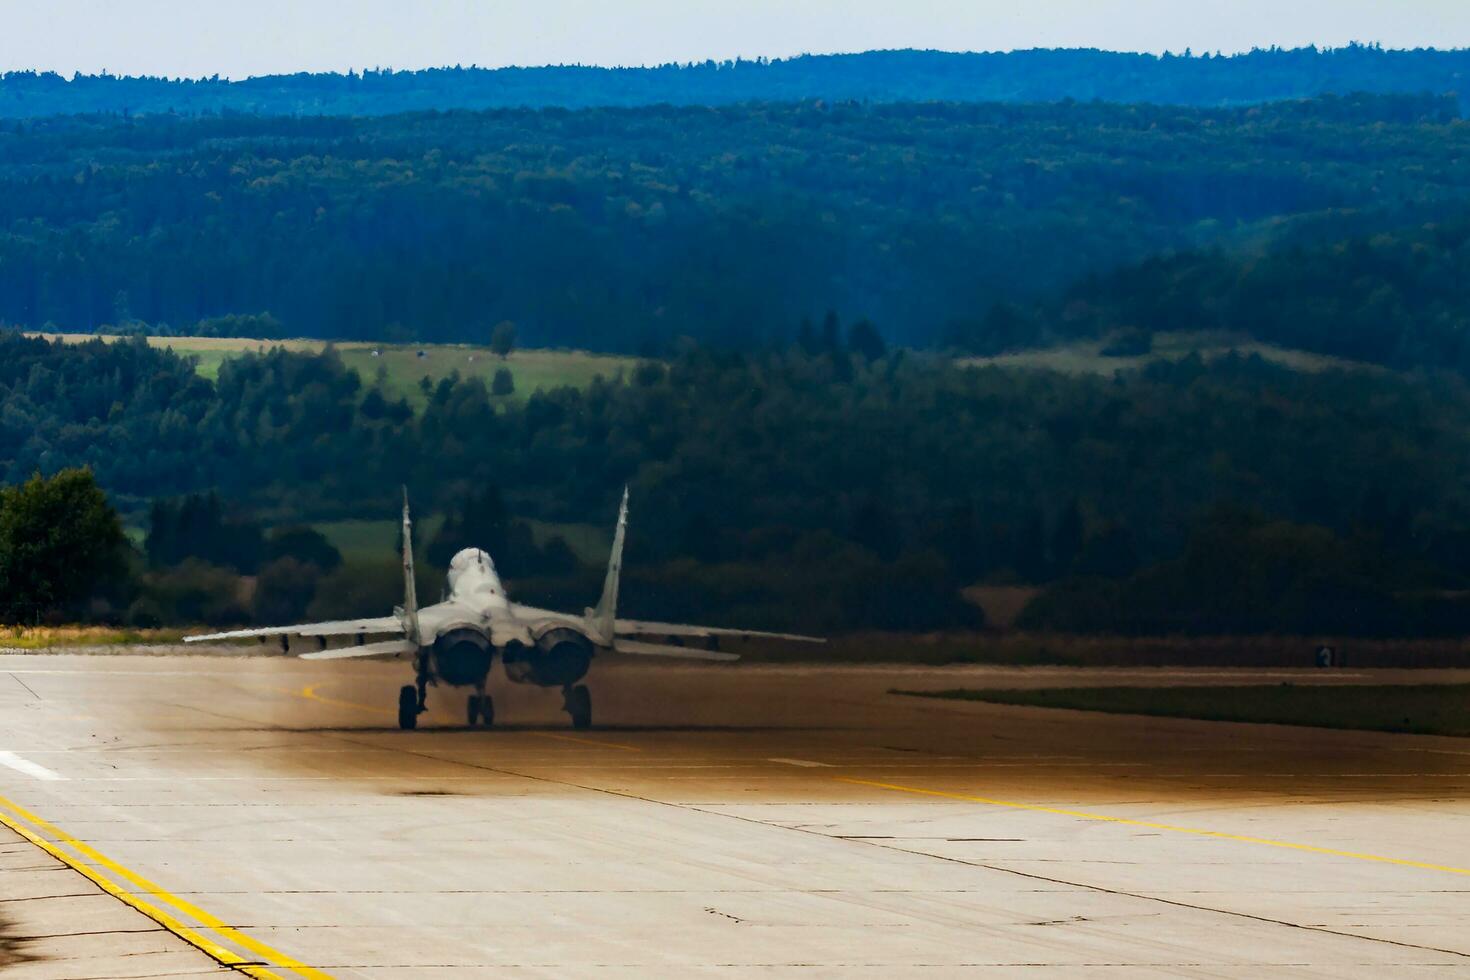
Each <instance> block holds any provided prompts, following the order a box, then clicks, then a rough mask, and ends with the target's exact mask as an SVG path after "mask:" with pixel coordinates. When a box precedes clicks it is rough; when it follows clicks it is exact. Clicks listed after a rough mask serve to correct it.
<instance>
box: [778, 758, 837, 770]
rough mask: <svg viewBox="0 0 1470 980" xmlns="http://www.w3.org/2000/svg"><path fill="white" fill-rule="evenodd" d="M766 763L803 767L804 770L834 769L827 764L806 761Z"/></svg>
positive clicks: (779, 760) (784, 760)
mask: <svg viewBox="0 0 1470 980" xmlns="http://www.w3.org/2000/svg"><path fill="white" fill-rule="evenodd" d="M766 761H767V762H781V763H785V764H786V765H788V766H801V767H802V768H804V769H816V768H819V767H820V768H822V769H831V768H832V767H831V766H830V765H828V764H827V763H825V762H808V761H807V760H806V759H767V760H766Z"/></svg>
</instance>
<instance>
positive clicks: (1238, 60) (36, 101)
mask: <svg viewBox="0 0 1470 980" xmlns="http://www.w3.org/2000/svg"><path fill="white" fill-rule="evenodd" d="M1467 78H1470V50H1465V49H1456V50H1444V51H1441V50H1435V49H1416V50H1385V49H1383V48H1381V47H1379V46H1376V45H1350V46H1348V47H1345V48H1335V49H1319V48H1314V47H1309V48H1295V49H1279V48H1272V49H1263V50H1257V51H1251V52H1249V53H1245V54H1238V55H1226V56H1215V55H1208V54H1207V55H1201V56H1195V55H1192V54H1189V53H1188V52H1186V53H1185V54H1183V55H1170V54H1165V55H1162V56H1156V55H1152V54H1135V53H1124V52H1110V51H1100V50H1095V49H1034V50H1027V51H1015V52H1003V53H1000V52H997V53H949V52H941V51H916V50H898V51H869V52H864V53H861V54H843V55H803V56H800V57H797V58H790V59H785V60H775V61H770V60H766V59H759V60H756V61H734V62H728V61H727V62H718V63H717V62H713V61H707V62H703V63H700V64H690V65H663V66H659V67H653V68H598V67H586V66H572V65H565V66H547V67H539V68H499V69H483V68H474V67H471V68H461V67H454V68H433V69H425V70H420V71H392V70H391V69H389V70H382V71H364V72H360V73H357V72H351V73H347V74H336V73H317V74H309V73H301V74H295V75H270V76H261V77H257V78H249V79H243V80H240V81H229V80H227V79H220V78H217V77H216V78H210V79H167V78H157V77H132V76H113V75H105V74H104V75H74V76H72V77H71V78H69V79H68V78H66V77H64V76H61V75H58V74H55V73H52V72H32V71H12V72H6V73H4V74H3V75H0V118H10V119H15V118H35V117H43V116H54V115H68V114H74V113H139V114H153V113H168V112H177V113H183V114H189V115H196V114H206V113H250V114H260V115H310V116H315V115H346V116H359V115H387V114H392V113H398V112H407V111H417V110H428V109H488V108H507V107H527V108H548V107H557V106H561V107H567V108H584V107H591V106H639V105H655V104H661V103H669V104H673V105H727V104H731V103H738V102H753V101H777V102H793V101H805V100H814V99H824V100H833V101H848V100H859V101H869V102H909V101H918V102H927V101H947V102H1054V101H1061V100H1064V99H1075V100H1078V101H1091V100H1094V99H1099V100H1103V101H1107V102H1150V103H1159V104H1172V105H1188V106H1231V105H1247V104H1252V103H1259V102H1271V101H1279V100H1284V99H1300V98H1310V97H1313V96H1317V95H1322V94H1326V93H1335V94H1347V93H1352V92H1374V93H1389V92H1395V93H1432V94H1437V95H1443V94H1447V93H1456V94H1458V95H1459V97H1460V100H1461V102H1460V104H1461V106H1462V107H1463V108H1470V85H1467V84H1466V79H1467Z"/></svg>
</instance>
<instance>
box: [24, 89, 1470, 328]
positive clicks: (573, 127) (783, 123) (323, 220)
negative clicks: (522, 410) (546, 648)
mask: <svg viewBox="0 0 1470 980" xmlns="http://www.w3.org/2000/svg"><path fill="white" fill-rule="evenodd" d="M1458 117H1459V113H1458V109H1457V107H1456V105H1455V104H1454V102H1453V101H1452V100H1449V99H1446V98H1443V97H1434V96H1401V95H1380V96H1370V95H1364V96H1352V97H1324V98H1321V99H1315V100H1309V101H1302V102H1283V103H1273V104H1271V105H1267V106H1253V107H1250V108H1232V109H1190V108H1179V107H1157V106H1120V105H1114V104H1110V103H1076V104H1070V105H1068V104H1033V105H1003V104H998V103H987V104H977V105H959V104H949V103H947V104H923V105H920V104H912V103H907V104H897V105H860V104H855V103H847V104H840V105H826V106H819V105H816V104H811V103H808V104H802V105H792V104H779V105H778V104H747V105H741V106H727V107H721V108H704V107H670V106H654V107H643V108H632V109H583V110H577V111H569V110H562V109H543V110H511V109H498V110H487V111H483V112H450V113H412V114H404V115H398V116H389V117H371V118H356V119H346V118H294V119H293V118H262V117H254V116H234V117H228V118H220V117H208V118H179V117H170V116H147V117H141V118H134V119H121V118H119V117H116V116H108V117H65V118H53V119H47V120H32V121H26V122H13V123H9V124H6V125H4V126H0V321H4V322H9V323H12V324H17V325H22V326H26V327H32V328H42V327H45V326H46V325H47V324H48V323H51V324H54V325H55V326H56V327H57V328H60V329H63V330H79V331H91V330H94V329H97V328H101V327H104V326H107V325H113V326H122V325H125V324H128V323H130V322H132V321H143V322H145V323H146V324H148V325H149V327H150V328H151V329H152V330H153V331H154V332H166V330H165V328H164V325H167V326H168V328H171V329H172V330H174V331H183V332H187V331H191V330H194V329H195V328H196V326H197V324H198V323H199V322H200V321H201V320H205V319H208V318H213V317H220V316H226V315H230V314H240V315H253V314H262V313H267V312H268V313H270V314H272V316H273V318H274V320H273V321H268V320H267V319H266V318H260V319H259V322H276V323H278V324H279V325H280V328H281V330H282V331H283V332H284V335H286V336H307V337H331V338H337V339H364V340H383V339H400V340H407V339H411V338H418V339H422V340H449V341H474V342H484V340H485V339H486V338H487V337H488V333H489V330H490V328H491V327H492V326H493V325H494V324H496V323H498V322H500V321H502V320H511V321H513V322H514V323H515V324H516V325H517V327H518V328H519V333H520V337H521V339H522V342H523V343H524V344H525V345H526V346H536V347H546V346H576V347H584V348H590V349H593V350H602V351H633V352H637V351H640V350H645V349H656V350H666V349H668V346H669V341H670V340H671V339H672V338H677V337H679V336H692V337H695V338H697V339H699V340H701V341H707V342H717V343H719V344H721V345H724V346H745V347H751V346H759V345H761V344H763V343H765V342H766V341H768V340H770V339H771V338H772V337H781V336H785V337H791V336H794V335H795V334H796V332H797V331H798V329H799V325H800V322H801V320H802V318H804V317H810V318H812V319H813V320H819V319H820V318H821V317H822V316H823V314H824V313H825V312H826V311H827V310H829V309H836V310H837V311H839V312H840V313H841V314H842V315H843V317H844V318H845V319H847V320H856V319H858V318H861V317H867V318H870V319H872V320H873V321H874V322H875V323H876V324H877V326H878V328H879V330H880V331H881V332H882V333H883V334H884V336H885V337H886V339H888V340H889V341H890V342H899V343H905V344H926V343H929V342H931V341H933V340H934V339H936V338H937V337H939V336H940V335H941V334H942V332H943V330H944V326H945V324H946V323H948V322H950V321H952V320H955V319H963V318H966V317H973V316H976V315H979V314H983V312H984V311H985V310H986V309H987V308H988V307H989V306H990V305H991V304H992V303H994V302H996V301H998V300H1006V301H1015V302H1022V301H1028V300H1034V299H1035V298H1038V297H1042V296H1048V295H1052V294H1053V293H1055V292H1056V291H1058V290H1061V289H1064V288H1066V287H1067V286H1069V285H1070V284H1071V283H1073V282H1075V281H1077V280H1078V279H1079V278H1081V277H1083V276H1085V275H1087V274H1089V273H1093V272H1105V271H1107V270H1109V269H1111V268H1114V267H1116V266H1117V265H1119V264H1122V263H1126V262H1129V261H1136V260H1140V259H1142V258H1144V257H1146V256H1149V255H1152V254H1155V253H1157V252H1159V251H1160V250H1162V249H1170V248H1174V249H1182V248H1191V247H1199V246H1212V245H1216V244H1223V245H1226V246H1230V245H1234V244H1237V243H1238V242H1240V241H1242V240H1252V241H1254V240H1259V239H1262V238H1271V237H1274V236H1277V235H1279V234H1281V233H1282V229H1290V228H1292V227H1294V226H1296V225H1299V224H1301V223H1302V222H1303V221H1306V220H1308V219H1310V223H1311V224H1312V225H1313V227H1317V228H1319V229H1322V231H1321V233H1322V234H1328V233H1329V230H1330V226H1332V225H1334V224H1335V223H1338V222H1340V221H1345V220H1349V219H1350V220H1352V221H1353V222H1356V223H1359V224H1361V223H1363V222H1368V223H1370V224H1371V223H1373V222H1378V223H1379V224H1380V225H1381V224H1382V223H1384V222H1387V221H1392V222H1396V223H1399V224H1402V223H1404V221H1405V220H1406V219H1405V215H1408V216H1409V217H1410V219H1412V218H1413V216H1414V215H1421V214H1422V215H1431V214H1434V213H1437V212H1440V211H1442V210H1444V209H1445V208H1446V207H1448V206H1451V205H1453V204H1454V203H1455V202H1458V201H1463V200H1465V199H1467V197H1470V169H1467V168H1466V167H1465V165H1464V161H1465V159H1466V158H1467V156H1470V126H1467V125H1465V124H1464V122H1463V121H1461V120H1460V119H1459V118H1458ZM1380 213H1384V214H1387V215H1388V217H1385V218H1382V219H1380V218H1376V217H1374V215H1378V214H1380Z"/></svg>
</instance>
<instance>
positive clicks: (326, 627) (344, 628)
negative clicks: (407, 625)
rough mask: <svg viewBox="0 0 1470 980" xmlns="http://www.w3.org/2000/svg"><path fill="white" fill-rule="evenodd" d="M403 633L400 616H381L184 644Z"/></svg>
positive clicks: (245, 632) (196, 639)
mask: <svg viewBox="0 0 1470 980" xmlns="http://www.w3.org/2000/svg"><path fill="white" fill-rule="evenodd" d="M402 632H403V624H402V623H401V622H399V620H398V617H397V616H380V617H378V618H377V619H341V620H337V621H335V622H330V623H302V624H300V625H298V626H267V627H264V628H262V629H253V630H229V631H227V632H224V633H205V634H203V635H200V636H186V637H184V642H185V643H206V642H212V641H214V640H243V639H248V638H250V637H255V636H354V635H356V634H358V633H402Z"/></svg>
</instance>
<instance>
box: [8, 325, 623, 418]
mask: <svg viewBox="0 0 1470 980" xmlns="http://www.w3.org/2000/svg"><path fill="white" fill-rule="evenodd" d="M34 336H42V337H46V338H48V339H51V340H57V339H60V340H63V341H66V342H67V343H79V342H81V341H86V340H93V339H95V338H94V337H93V336H92V335H91V334H66V333H63V334H35V335H34ZM102 339H104V340H112V339H115V338H112V337H103V338H102ZM148 343H150V344H152V345H153V346H154V347H166V348H171V349H172V350H174V351H175V352H176V353H179V354H187V355H189V356H190V357H193V358H195V360H196V363H197V368H196V369H197V370H198V372H199V374H200V375H202V376H203V377H206V378H210V379H211V380H212V379H214V378H217V377H218V376H219V369H220V365H221V364H223V363H224V362H225V360H226V359H228V358H231V357H238V356H240V355H241V354H243V353H245V352H247V351H264V350H269V349H270V348H272V347H284V348H286V349H287V350H295V351H306V352H313V353H314V352H319V351H321V350H323V349H325V348H326V346H327V342H326V341H322V340H274V341H272V340H250V339H247V338H243V337H149V338H148ZM336 348H337V352H338V353H339V354H340V355H341V356H342V362H343V363H344V364H346V365H347V366H348V367H350V368H352V369H353V370H355V371H357V373H358V374H359V375H360V376H361V377H362V380H363V382H364V383H365V384H372V383H373V381H374V380H375V379H376V378H377V376H378V371H379V370H380V369H381V370H382V371H383V372H384V374H385V376H386V377H385V383H386V386H387V388H388V390H389V391H390V392H392V393H393V394H394V395H395V396H396V395H402V396H403V397H405V398H407V399H408V400H409V403H410V404H411V405H413V406H414V407H415V408H421V407H422V406H423V404H424V401H425V399H424V394H423V391H422V390H421V389H420V388H419V382H420V380H421V379H423V378H425V377H427V378H429V380H430V381H432V382H437V381H438V380H439V379H440V378H445V377H448V376H449V375H450V374H452V373H453V372H455V371H458V372H459V374H460V376H461V377H465V378H468V377H477V378H483V379H484V381H485V384H486V385H487V386H488V385H489V384H490V381H491V379H492V378H493V377H494V376H495V372H496V371H498V370H499V369H500V368H502V367H503V368H506V369H507V370H509V371H510V373H511V377H512V378H514V379H515V394H513V395H511V396H510V398H509V400H510V401H516V402H519V401H525V400H526V399H527V398H528V397H530V395H531V393H532V392H534V391H544V390H548V389H551V388H559V387H563V386H568V385H570V386H572V387H574V388H585V387H586V386H587V385H589V384H591V383H592V379H593V378H595V377H598V376H601V377H604V378H609V379H611V378H612V377H614V376H615V375H616V374H617V373H618V372H619V371H622V372H624V373H627V372H628V371H631V370H632V368H633V366H634V365H636V364H637V363H638V359H637V358H633V357H619V356H615V355H611V354H590V353H588V352H586V351H562V350H518V351H514V352H512V353H511V355H510V356H509V357H508V358H506V359H504V360H502V359H501V358H499V357H497V356H496V355H494V354H492V353H491V352H490V350H489V349H488V348H485V347H472V346H469V345H465V344H415V345H392V344H372V343H356V342H353V343H340V344H337V345H336ZM375 350H376V351H378V354H377V355H376V356H374V354H373V351H375ZM419 351H423V353H424V356H423V357H420V356H419Z"/></svg>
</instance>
